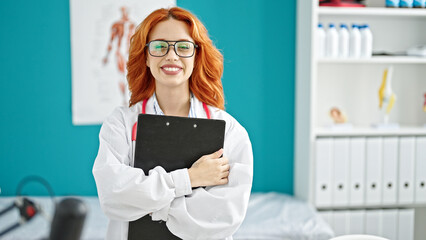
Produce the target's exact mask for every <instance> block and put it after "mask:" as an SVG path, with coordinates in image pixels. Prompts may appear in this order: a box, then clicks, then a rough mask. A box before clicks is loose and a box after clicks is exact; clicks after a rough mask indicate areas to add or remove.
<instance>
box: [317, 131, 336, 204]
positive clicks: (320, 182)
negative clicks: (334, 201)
mask: <svg viewBox="0 0 426 240" xmlns="http://www.w3.org/2000/svg"><path fill="white" fill-rule="evenodd" d="M315 145H316V149H315V160H316V161H315V163H316V164H315V205H316V206H317V207H329V206H331V186H332V177H333V176H332V174H333V168H332V167H333V165H332V164H333V161H332V160H333V159H332V147H333V139H331V138H318V139H317V140H316V144H315Z"/></svg>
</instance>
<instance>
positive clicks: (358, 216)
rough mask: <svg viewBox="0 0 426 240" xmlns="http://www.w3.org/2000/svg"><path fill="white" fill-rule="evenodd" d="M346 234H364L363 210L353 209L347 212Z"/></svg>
mask: <svg viewBox="0 0 426 240" xmlns="http://www.w3.org/2000/svg"><path fill="white" fill-rule="evenodd" d="M348 222H349V224H348V225H349V230H348V234H364V232H365V229H364V225H365V210H353V211H350V212H349V221H348Z"/></svg>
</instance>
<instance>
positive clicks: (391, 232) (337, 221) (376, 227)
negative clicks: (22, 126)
mask: <svg viewBox="0 0 426 240" xmlns="http://www.w3.org/2000/svg"><path fill="white" fill-rule="evenodd" d="M319 213H320V215H321V217H322V218H324V220H325V221H326V222H327V223H328V224H329V225H330V226H331V228H332V229H333V231H334V233H335V236H341V235H350V234H366V235H373V236H380V237H383V238H386V239H389V240H413V239H414V209H375V210H350V211H321V212H319Z"/></svg>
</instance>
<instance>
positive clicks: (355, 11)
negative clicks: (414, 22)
mask: <svg viewBox="0 0 426 240" xmlns="http://www.w3.org/2000/svg"><path fill="white" fill-rule="evenodd" d="M317 9H318V10H317V11H318V14H319V15H320V16H338V15H342V16H348V15H349V16H401V17H404V16H405V17H426V9H424V8H384V7H383V8H379V7H366V8H344V7H318V8H317Z"/></svg>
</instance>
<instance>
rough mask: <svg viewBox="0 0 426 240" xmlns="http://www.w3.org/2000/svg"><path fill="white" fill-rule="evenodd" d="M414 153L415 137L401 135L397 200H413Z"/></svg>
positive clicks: (401, 202) (409, 201)
mask: <svg viewBox="0 0 426 240" xmlns="http://www.w3.org/2000/svg"><path fill="white" fill-rule="evenodd" d="M414 154H415V138H414V137H401V138H400V140H399V179H398V182H399V183H398V202H399V203H400V204H410V203H413V202H414V186H413V185H414V159H415V157H414Z"/></svg>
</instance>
